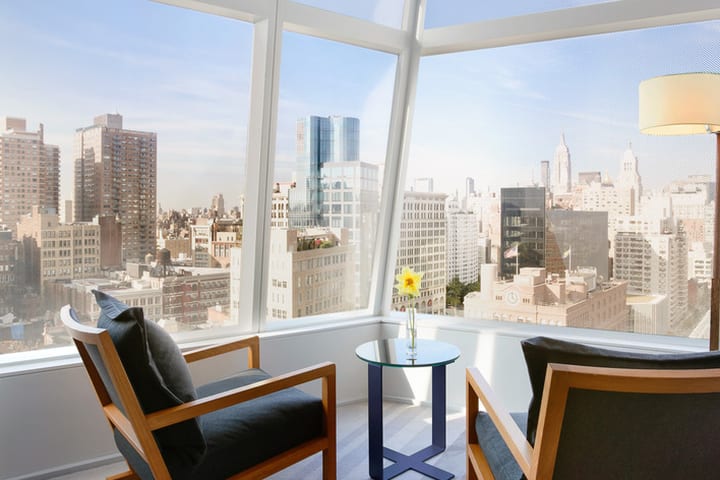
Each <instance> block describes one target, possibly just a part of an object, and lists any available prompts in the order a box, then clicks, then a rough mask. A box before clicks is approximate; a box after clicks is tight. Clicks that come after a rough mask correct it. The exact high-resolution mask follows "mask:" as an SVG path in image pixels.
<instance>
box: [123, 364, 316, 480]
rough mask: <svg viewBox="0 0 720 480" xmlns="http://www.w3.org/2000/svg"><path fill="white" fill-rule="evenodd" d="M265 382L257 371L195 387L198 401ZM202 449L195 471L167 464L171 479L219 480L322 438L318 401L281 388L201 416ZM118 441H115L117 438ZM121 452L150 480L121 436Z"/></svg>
mask: <svg viewBox="0 0 720 480" xmlns="http://www.w3.org/2000/svg"><path fill="white" fill-rule="evenodd" d="M267 378H270V375H268V374H267V373H266V372H264V371H262V370H260V369H249V370H245V371H243V372H240V373H239V374H238V375H235V376H233V377H229V378H226V379H223V380H219V381H217V382H212V383H209V384H207V385H203V386H201V387H198V389H197V391H198V396H199V397H200V398H202V397H205V396H208V395H213V394H215V393H220V392H225V391H227V390H230V389H232V388H237V387H242V386H245V385H249V384H251V383H255V382H257V381H260V380H264V379H267ZM200 424H201V426H202V431H203V434H204V436H205V439H206V441H207V451H206V454H205V456H204V457H203V459H202V461H201V462H200V463H199V464H198V465H197V466H196V467H195V468H194V469H186V468H182V467H180V466H178V465H169V466H168V468H169V469H170V473H171V475H172V477H173V479H175V480H220V479H225V478H228V477H229V476H232V475H234V474H237V473H239V472H241V471H243V470H245V469H246V468H248V467H251V466H253V465H255V464H257V463H260V462H262V461H263V460H267V459H268V458H271V457H273V456H275V455H277V454H280V453H282V452H284V451H286V450H288V449H290V448H292V447H294V446H297V445H299V444H301V443H303V442H305V441H307V440H311V439H313V438H316V437H319V436H321V435H322V433H323V431H322V425H323V406H322V401H321V400H320V399H319V398H316V397H313V396H311V395H308V394H306V393H304V392H302V391H301V390H299V389H296V388H290V389H287V390H282V391H280V392H276V393H273V394H270V395H267V396H264V397H261V398H258V399H255V400H250V401H248V402H243V403H241V404H238V405H234V406H232V407H228V408H225V409H223V410H218V411H215V412H212V413H209V414H207V415H203V416H202V417H200ZM117 437H119V439H118V438H117ZM116 439H117V440H118V442H119V445H121V447H120V450H121V452H122V453H123V455H125V457H126V458H128V459H130V460H129V462H130V465H131V466H132V467H133V469H134V470H135V471H136V472H137V473H138V474H139V475H140V478H141V479H143V480H152V478H153V477H152V475H151V473H150V470H149V468H148V466H147V464H146V463H145V462H144V461H143V460H142V459H141V458H140V457H139V456H138V455H137V453H136V452H135V451H134V450H133V449H132V448H131V447H130V445H129V444H128V443H127V441H125V439H124V438H122V436H119V435H116Z"/></svg>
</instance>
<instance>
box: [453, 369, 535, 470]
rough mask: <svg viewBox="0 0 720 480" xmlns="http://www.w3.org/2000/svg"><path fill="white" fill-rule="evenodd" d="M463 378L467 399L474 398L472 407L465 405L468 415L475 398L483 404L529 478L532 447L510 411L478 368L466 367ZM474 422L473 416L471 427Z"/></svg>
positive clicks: (475, 408)
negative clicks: (464, 379)
mask: <svg viewBox="0 0 720 480" xmlns="http://www.w3.org/2000/svg"><path fill="white" fill-rule="evenodd" d="M465 378H466V380H467V391H468V401H469V402H470V401H472V400H473V399H475V402H474V405H475V407H474V409H472V407H471V406H470V405H468V406H467V408H468V416H469V412H471V410H474V411H477V400H479V401H480V402H481V403H482V404H483V405H484V406H485V409H486V410H487V413H488V415H489V416H490V419H491V420H492V422H493V424H494V425H495V427H496V428H497V430H498V432H499V433H500V435H501V436H502V439H503V441H504V442H505V444H506V445H507V446H508V448H509V449H510V453H512V456H513V457H514V458H515V461H516V462H517V463H518V465H519V466H520V469H521V470H522V471H523V473H524V474H525V476H526V477H528V478H531V468H532V457H533V448H532V447H531V446H530V444H529V443H528V441H527V439H526V438H525V434H524V433H523V432H522V430H520V427H518V425H517V423H515V420H513V419H512V417H511V416H510V413H509V412H508V411H507V410H506V409H505V407H503V406H502V405H501V404H500V401H499V400H498V398H497V396H496V395H495V392H494V391H493V389H492V387H490V384H488V383H487V381H486V380H485V378H484V377H483V376H482V374H481V373H480V370H478V369H477V368H474V367H468V368H467V369H466V374H465ZM474 422H475V419H474V418H473V419H472V424H473V429H474ZM468 423H470V419H468ZM468 438H469V439H470V438H471V437H468ZM474 440H475V442H477V438H474Z"/></svg>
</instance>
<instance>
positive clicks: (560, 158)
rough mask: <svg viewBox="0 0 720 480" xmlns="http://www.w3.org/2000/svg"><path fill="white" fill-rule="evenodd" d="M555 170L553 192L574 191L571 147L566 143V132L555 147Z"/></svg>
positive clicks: (556, 193) (558, 193)
mask: <svg viewBox="0 0 720 480" xmlns="http://www.w3.org/2000/svg"><path fill="white" fill-rule="evenodd" d="M554 167H555V169H554V171H553V172H552V178H553V182H552V188H553V194H555V195H562V194H565V193H570V192H571V191H572V170H571V167H570V149H569V148H568V146H567V144H566V143H565V134H562V135H561V136H560V144H559V145H558V146H557V147H555V161H554Z"/></svg>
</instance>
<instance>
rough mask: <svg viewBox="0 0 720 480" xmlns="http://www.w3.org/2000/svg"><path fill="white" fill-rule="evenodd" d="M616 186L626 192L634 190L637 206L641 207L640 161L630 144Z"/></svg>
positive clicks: (621, 164) (624, 154) (623, 158)
mask: <svg viewBox="0 0 720 480" xmlns="http://www.w3.org/2000/svg"><path fill="white" fill-rule="evenodd" d="M615 186H616V187H617V188H621V189H624V190H629V189H631V188H632V189H633V194H634V199H635V205H636V206H638V205H640V197H641V196H642V179H641V178H640V173H639V172H638V159H637V157H636V156H635V154H634V153H633V151H632V144H628V148H627V149H626V150H625V152H624V153H623V157H622V160H621V161H620V175H619V176H618V179H617V182H615ZM636 208H637V207H636Z"/></svg>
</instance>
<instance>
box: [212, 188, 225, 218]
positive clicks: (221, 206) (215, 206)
mask: <svg viewBox="0 0 720 480" xmlns="http://www.w3.org/2000/svg"><path fill="white" fill-rule="evenodd" d="M210 209H211V210H212V211H213V212H214V213H215V216H217V217H220V218H222V217H223V216H224V215H225V199H224V198H223V194H222V193H218V194H217V195H213V198H212V205H211V206H210Z"/></svg>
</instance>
